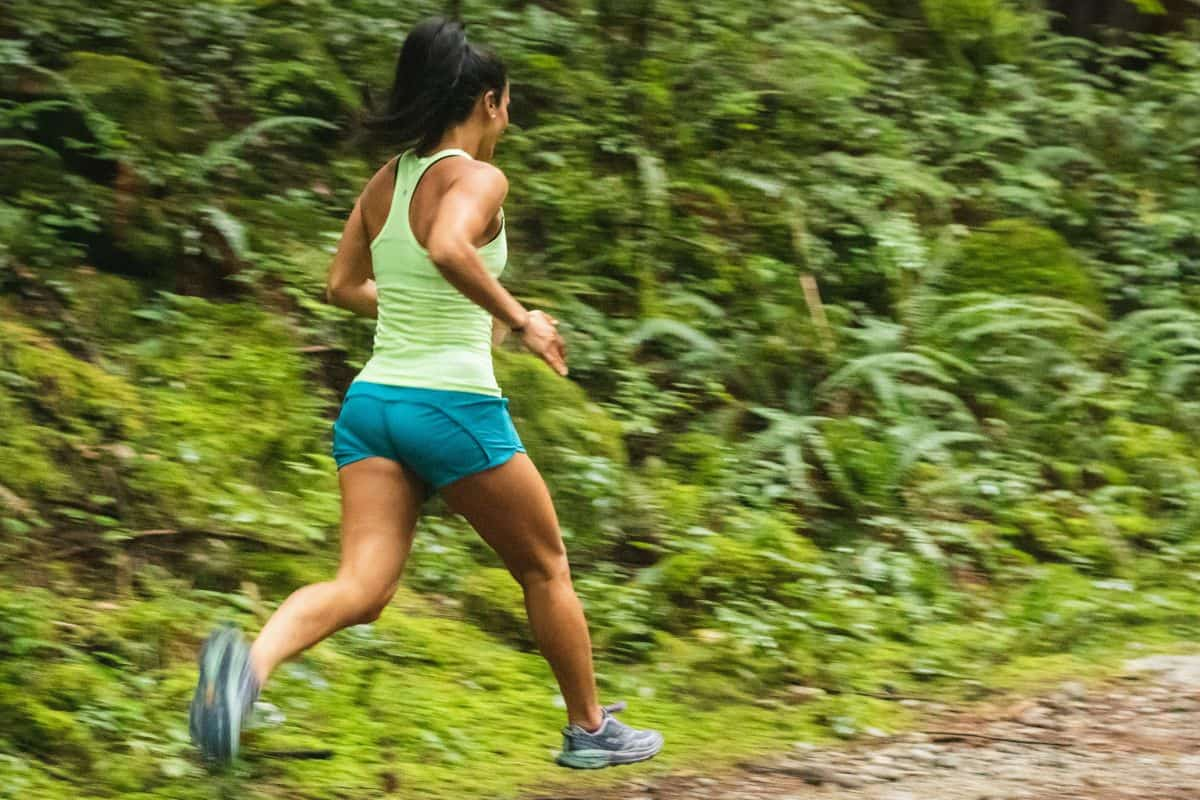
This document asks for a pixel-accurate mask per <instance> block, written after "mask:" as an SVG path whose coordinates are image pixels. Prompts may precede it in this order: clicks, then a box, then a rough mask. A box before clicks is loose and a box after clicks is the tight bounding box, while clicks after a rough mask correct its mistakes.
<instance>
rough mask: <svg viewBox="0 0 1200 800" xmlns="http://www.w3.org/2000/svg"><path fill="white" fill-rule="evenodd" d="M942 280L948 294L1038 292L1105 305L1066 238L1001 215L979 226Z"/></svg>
mask: <svg viewBox="0 0 1200 800" xmlns="http://www.w3.org/2000/svg"><path fill="white" fill-rule="evenodd" d="M939 283H940V288H941V289H942V290H943V291H944V292H946V293H947V294H957V293H962V292H993V293H995V294H1009V295H1021V294H1036V295H1045V296H1048V297H1056V298H1058V299H1060V300H1069V301H1071V302H1073V303H1078V304H1079V305H1081V306H1084V307H1085V308H1088V309H1091V310H1093V311H1102V310H1103V308H1104V306H1103V302H1102V300H1101V294H1100V290H1099V288H1098V287H1097V285H1096V282H1095V280H1094V279H1093V277H1092V275H1091V274H1090V273H1089V272H1088V270H1087V268H1086V267H1085V266H1084V264H1083V263H1082V262H1081V261H1080V259H1079V257H1078V256H1077V255H1076V254H1075V252H1074V251H1073V250H1072V249H1071V247H1070V245H1068V244H1067V242H1066V240H1064V239H1063V238H1062V237H1061V236H1059V235H1058V234H1057V233H1055V232H1054V231H1052V230H1050V229H1048V228H1043V227H1041V226H1039V225H1037V224H1035V223H1033V222H1030V221H1028V220H1024V219H1004V220H997V221H995V222H991V223H989V224H987V225H985V226H984V227H982V228H980V229H979V230H977V231H974V232H973V233H972V234H971V235H970V236H969V237H967V240H966V241H965V242H964V243H963V249H962V256H961V258H959V259H958V261H957V262H955V263H954V264H952V265H950V267H948V268H947V270H946V273H945V274H944V275H943V276H942V277H941V279H940V280H939Z"/></svg>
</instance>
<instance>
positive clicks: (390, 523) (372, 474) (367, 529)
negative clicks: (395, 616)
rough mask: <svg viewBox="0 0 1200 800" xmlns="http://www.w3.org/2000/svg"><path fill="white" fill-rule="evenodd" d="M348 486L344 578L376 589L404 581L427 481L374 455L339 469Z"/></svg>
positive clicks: (344, 516) (344, 490) (345, 487)
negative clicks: (405, 563) (402, 572)
mask: <svg viewBox="0 0 1200 800" xmlns="http://www.w3.org/2000/svg"><path fill="white" fill-rule="evenodd" d="M338 481H339V483H340V484H341V490H342V559H341V565H340V566H339V568H338V577H339V578H350V579H353V580H356V581H360V582H362V583H364V584H367V585H370V586H372V587H380V586H392V587H394V586H395V584H396V582H397V581H399V579H400V573H401V571H402V570H403V569H404V562H405V560H406V559H407V558H408V553H409V551H410V550H411V549H412V540H413V531H414V529H415V528H416V524H417V517H418V515H419V514H420V510H421V504H422V502H423V501H424V498H425V484H424V483H423V482H422V481H421V479H420V478H419V477H418V476H417V475H416V474H415V473H413V472H412V470H410V469H409V468H407V467H405V466H404V465H403V464H401V463H399V462H397V461H393V460H391V459H387V458H380V457H371V458H364V459H361V460H359V461H355V462H354V463H352V464H349V465H347V466H345V467H342V468H341V469H340V470H338Z"/></svg>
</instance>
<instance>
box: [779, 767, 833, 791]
mask: <svg viewBox="0 0 1200 800" xmlns="http://www.w3.org/2000/svg"><path fill="white" fill-rule="evenodd" d="M780 771H781V772H783V773H785V774H787V775H793V776H795V777H797V778H800V779H801V780H803V781H804V782H805V783H810V784H812V785H813V786H820V785H821V784H824V783H834V782H835V778H836V773H835V772H834V771H833V770H832V769H830V768H829V767H823V766H820V765H818V764H796V763H793V764H789V765H788V766H786V767H784V768H783V769H781V770H780Z"/></svg>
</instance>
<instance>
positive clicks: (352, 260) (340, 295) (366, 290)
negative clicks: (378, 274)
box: [325, 197, 379, 319]
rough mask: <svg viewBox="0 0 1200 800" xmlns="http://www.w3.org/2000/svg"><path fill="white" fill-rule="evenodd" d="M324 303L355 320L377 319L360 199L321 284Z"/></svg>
mask: <svg viewBox="0 0 1200 800" xmlns="http://www.w3.org/2000/svg"><path fill="white" fill-rule="evenodd" d="M325 300H326V302H329V303H331V304H333V305H335V306H338V307H339V308H344V309H347V310H348V311H353V312H354V313H355V314H358V315H359V316H363V317H371V318H372V319H374V318H376V317H378V316H379V294H378V290H377V289H376V287H375V273H374V270H373V269H372V264H371V243H370V242H369V241H368V240H367V229H366V226H365V225H364V223H363V215H362V197H359V199H358V202H356V203H355V204H354V210H353V211H351V212H350V218H349V219H348V220H346V225H345V227H344V228H343V229H342V238H341V240H340V241H339V242H338V248H337V253H336V254H335V255H334V257H333V264H332V265H331V266H330V268H329V280H328V281H327V282H326V284H325Z"/></svg>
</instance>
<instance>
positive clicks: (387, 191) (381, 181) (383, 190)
mask: <svg viewBox="0 0 1200 800" xmlns="http://www.w3.org/2000/svg"><path fill="white" fill-rule="evenodd" d="M399 158H400V156H396V157H395V158H389V159H388V160H387V162H386V163H385V164H384V165H383V166H381V167H380V168H379V169H377V170H375V174H374V175H372V176H371V179H370V180H368V181H367V185H366V186H364V187H363V190H362V196H363V198H373V197H378V196H379V195H385V196H387V197H389V198H390V197H391V196H392V190H394V189H395V188H396V162H397V161H398V160H399Z"/></svg>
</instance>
